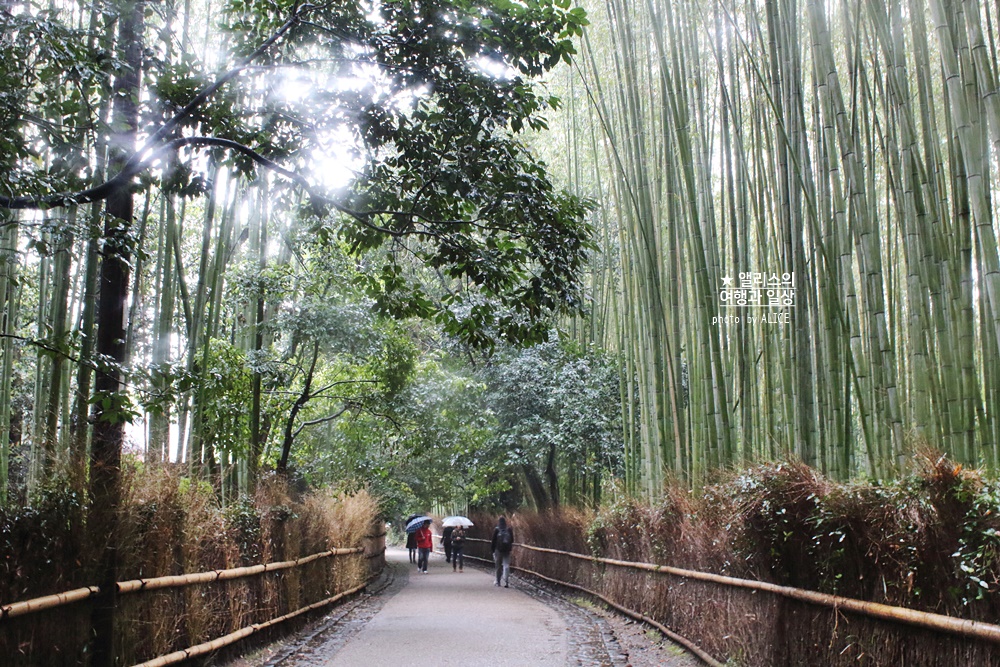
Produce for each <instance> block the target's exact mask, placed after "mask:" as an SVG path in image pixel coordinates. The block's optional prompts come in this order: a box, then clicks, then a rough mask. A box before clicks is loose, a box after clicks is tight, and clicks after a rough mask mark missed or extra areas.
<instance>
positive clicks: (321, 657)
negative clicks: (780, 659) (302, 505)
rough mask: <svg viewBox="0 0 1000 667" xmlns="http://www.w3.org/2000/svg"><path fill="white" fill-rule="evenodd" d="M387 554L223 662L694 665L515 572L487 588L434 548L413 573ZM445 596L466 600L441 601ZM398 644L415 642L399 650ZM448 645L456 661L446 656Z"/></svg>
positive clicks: (316, 666)
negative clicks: (330, 599) (275, 635)
mask: <svg viewBox="0 0 1000 667" xmlns="http://www.w3.org/2000/svg"><path fill="white" fill-rule="evenodd" d="M387 561H388V567H386V570H385V571H384V572H383V574H382V576H381V577H380V578H379V579H378V580H377V581H376V582H374V583H373V584H372V586H370V587H369V591H370V592H369V593H366V594H365V595H362V596H360V597H358V598H355V599H354V600H351V601H350V602H348V603H346V604H344V605H341V606H338V607H336V608H333V609H331V610H330V612H329V613H328V614H327V615H325V616H323V617H322V618H320V619H318V620H316V621H314V622H312V623H310V624H309V625H307V626H306V627H305V628H303V629H302V630H301V631H300V632H298V633H296V634H294V635H293V636H290V637H287V638H285V639H283V640H281V641H278V642H275V643H273V644H270V645H267V646H265V647H263V648H261V649H258V650H257V651H255V652H253V653H252V654H250V655H248V656H245V657H243V658H240V659H238V660H236V661H232V662H229V663H228V664H227V667H344V666H347V667H352V666H354V665H357V666H358V667H372V666H374V665H380V664H385V665H413V666H414V667H418V666H421V665H427V666H432V665H433V666H435V667H437V666H439V665H447V664H452V662H455V664H469V663H472V664H475V663H479V664H490V665H505V664H510V665H524V666H526V667H527V666H529V665H545V666H549V665H557V664H558V665H566V666H567V667H570V666H573V667H694V666H695V665H699V664H701V663H700V662H699V661H698V660H697V659H696V658H694V657H693V656H691V655H689V654H687V653H686V652H685V651H684V650H683V649H682V648H680V647H679V646H677V645H676V644H674V643H672V642H670V641H669V640H666V639H664V638H663V637H662V636H661V635H660V634H659V633H658V632H656V631H655V630H653V629H651V628H649V627H647V626H645V625H644V624H641V623H637V622H634V621H632V620H631V619H627V618H624V617H622V616H620V615H618V614H616V613H612V612H610V611H608V610H606V609H603V608H600V607H598V606H597V605H595V604H594V603H592V602H591V601H590V600H586V599H583V598H581V597H567V596H564V595H562V594H559V593H556V592H554V591H552V590H551V589H550V588H549V587H547V586H542V585H539V584H537V583H535V582H533V581H529V580H528V579H527V578H523V577H520V576H517V575H516V574H512V576H511V580H510V586H511V590H504V589H496V588H494V587H493V586H492V576H486V575H485V570H484V569H483V568H482V567H481V566H476V565H471V564H467V566H466V569H467V572H466V573H465V574H461V575H459V574H455V573H452V571H451V566H449V565H446V564H445V562H444V557H443V556H440V555H434V556H432V558H431V567H430V574H428V575H422V574H418V573H416V572H415V570H414V569H413V566H412V565H410V564H409V563H408V562H407V554H406V552H405V550H402V549H390V552H389V554H388V558H387ZM404 591H405V594H403V592H404ZM442 596H443V597H442ZM442 600H444V601H445V602H442ZM447 600H461V601H462V602H463V604H464V603H468V604H472V605H474V606H473V607H465V608H463V607H461V605H449V604H448V603H447V602H446V601H447ZM424 605H426V606H424ZM469 609H474V610H475V613H470V611H469ZM489 614H495V616H494V617H490V616H489ZM500 623H506V624H508V625H505V626H503V627H504V630H502V631H501V632H502V633H504V639H503V641H502V642H501V643H499V644H498V643H497V642H496V636H497V628H498V627H499V624H500ZM409 635H413V636H412V637H410V636H409ZM403 646H413V647H417V650H412V649H411V650H407V651H402V650H400V647H403ZM442 646H444V647H454V651H452V650H450V649H447V648H446V649H444V650H442ZM453 653H454V654H455V655H456V656H460V659H457V660H455V661H452V660H451V659H450V657H451V656H452V654H453ZM373 655H376V656H377V659H373V658H372V656H373ZM528 655H532V656H536V657H534V658H532V659H529V658H527V657H525V656H528Z"/></svg>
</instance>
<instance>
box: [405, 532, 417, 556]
mask: <svg viewBox="0 0 1000 667" xmlns="http://www.w3.org/2000/svg"><path fill="white" fill-rule="evenodd" d="M406 549H407V551H409V552H410V562H411V563H416V562H417V534H416V533H407V534H406Z"/></svg>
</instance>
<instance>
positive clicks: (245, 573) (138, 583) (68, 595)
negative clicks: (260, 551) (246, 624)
mask: <svg viewBox="0 0 1000 667" xmlns="http://www.w3.org/2000/svg"><path fill="white" fill-rule="evenodd" d="M363 552H364V547H351V548H346V549H331V550H329V551H322V552H320V553H315V554H311V555H309V556H303V557H302V558H296V559H295V560H286V561H276V562H273V563H261V564H260V565H251V566H248V567H236V568H231V569H228V570H210V571H208V572H195V573H192V574H178V575H172V576H167V577H155V578H151V579H133V580H130V581H119V582H118V583H117V584H115V586H116V587H117V589H118V592H119V593H134V592H136V591H149V590H155V589H159V588H173V587H178V586H190V585H193V584H201V583H206V582H212V581H225V580H228V579H239V578H241V577H249V576H252V575H255V574H261V573H264V572H274V571H277V570H286V569H289V568H293V567H299V566H301V565H305V564H307V563H311V562H313V561H315V560H319V559H320V558H330V557H332V556H344V555H348V554H357V553H363ZM100 591H101V589H100V588H99V587H98V586H87V587H86V588H77V589H74V590H72V591H67V592H65V593H58V594H56V595H46V596H43V597H38V598H33V599H31V600H24V601H23V602H13V603H10V604H5V605H0V621H2V620H3V619H6V618H14V617H15V616H24V615H26V614H31V613H34V612H38V611H43V610H45V609H52V608H54V607H60V606H63V605H67V604H71V603H73V602H79V601H80V600H86V599H88V598H92V597H94V596H96V595H98V594H99V593H100Z"/></svg>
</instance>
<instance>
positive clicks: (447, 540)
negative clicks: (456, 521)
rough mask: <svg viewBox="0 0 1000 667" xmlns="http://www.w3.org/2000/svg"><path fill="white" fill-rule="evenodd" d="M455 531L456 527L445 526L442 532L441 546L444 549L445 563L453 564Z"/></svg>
mask: <svg viewBox="0 0 1000 667" xmlns="http://www.w3.org/2000/svg"><path fill="white" fill-rule="evenodd" d="M454 531H455V526H445V527H444V530H442V531H441V545H442V546H443V547H444V562H446V563H450V562H451V534H452V533H453V532H454Z"/></svg>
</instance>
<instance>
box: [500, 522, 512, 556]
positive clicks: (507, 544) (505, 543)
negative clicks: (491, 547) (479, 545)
mask: <svg viewBox="0 0 1000 667" xmlns="http://www.w3.org/2000/svg"><path fill="white" fill-rule="evenodd" d="M513 546H514V535H513V534H512V533H511V532H510V528H499V529H498V530H497V551H499V552H500V553H502V554H509V553H510V550H511V549H512V548H513Z"/></svg>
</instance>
